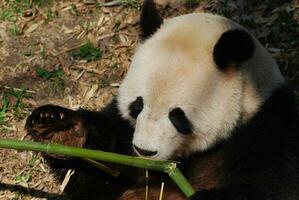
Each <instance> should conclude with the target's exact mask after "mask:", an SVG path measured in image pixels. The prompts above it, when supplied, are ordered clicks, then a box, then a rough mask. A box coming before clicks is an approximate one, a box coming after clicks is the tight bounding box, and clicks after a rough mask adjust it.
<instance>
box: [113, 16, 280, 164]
mask: <svg viewBox="0 0 299 200" xmlns="http://www.w3.org/2000/svg"><path fill="white" fill-rule="evenodd" d="M235 28H239V29H244V28H243V27H241V26H240V25H238V24H236V23H234V22H232V21H230V20H228V19H226V18H223V17H219V16H215V15H211V14H188V15H183V16H179V17H176V18H172V19H169V20H165V21H164V23H163V25H162V26H161V28H160V29H159V30H158V31H157V32H156V33H155V34H154V35H153V36H152V37H151V38H149V39H148V40H146V41H145V42H144V43H143V44H140V46H139V47H138V48H137V50H136V53H135V55H134V57H133V61H132V64H131V67H130V70H129V72H128V74H127V76H126V77H125V79H124V81H123V83H122V84H121V86H120V89H119V96H118V106H119V109H120V111H121V114H122V116H123V117H124V118H125V119H129V120H131V121H132V123H133V124H136V129H135V133H134V137H133V144H135V145H136V146H138V147H140V148H142V149H146V150H151V151H158V154H157V155H156V156H155V157H156V158H157V159H170V158H172V157H174V156H182V155H185V154H189V153H193V152H195V151H203V150H205V149H208V148H209V147H210V146H211V145H213V144H214V143H215V142H216V141H217V140H222V139H226V138H228V137H229V136H230V134H231V132H232V130H233V129H234V128H235V126H236V123H237V121H238V120H242V121H243V122H244V123H245V122H246V121H247V120H248V119H250V117H251V116H253V115H254V114H255V113H256V111H257V110H258V109H259V106H260V105H261V103H262V102H263V101H264V100H266V99H267V98H268V97H269V95H270V94H271V92H272V91H273V89H275V88H277V87H278V86H279V85H281V84H282V83H283V79H282V76H281V74H280V72H279V70H278V68H277V66H276V64H275V62H274V61H273V59H272V58H271V57H270V55H269V54H268V53H267V51H266V50H265V49H264V48H263V47H262V46H261V45H260V44H259V42H258V41H257V40H254V42H255V53H254V55H253V57H252V58H251V59H250V60H249V61H248V62H245V63H244V64H243V65H242V66H241V69H240V70H239V71H238V70H235V71H232V72H229V73H223V72H221V71H219V70H218V69H217V67H216V65H215V63H214V61H213V48H214V45H215V44H216V42H217V40H218V39H219V38H220V36H221V35H222V34H223V33H224V32H226V31H227V30H230V29H235ZM138 96H142V98H143V100H144V108H143V110H142V112H141V113H140V115H139V116H138V118H137V120H136V121H135V120H134V119H132V118H131V117H130V116H129V111H128V107H129V104H130V103H131V102H133V101H134V100H135V99H136V97H138ZM175 107H180V108H181V109H182V110H183V111H184V112H185V114H186V116H187V117H188V118H189V119H190V120H191V122H192V124H193V126H194V134H192V135H189V136H188V135H187V136H185V135H182V134H180V133H178V132H177V130H176V129H175V128H174V126H173V125H172V124H171V122H170V120H169V119H168V113H169V111H170V110H171V109H172V108H175Z"/></svg>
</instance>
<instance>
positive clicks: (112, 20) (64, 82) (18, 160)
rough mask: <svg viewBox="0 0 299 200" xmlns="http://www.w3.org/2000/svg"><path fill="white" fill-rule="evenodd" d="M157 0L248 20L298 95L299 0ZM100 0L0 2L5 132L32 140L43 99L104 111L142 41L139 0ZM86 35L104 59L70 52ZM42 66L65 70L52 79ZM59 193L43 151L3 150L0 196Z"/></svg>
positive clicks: (0, 122) (168, 8)
mask: <svg viewBox="0 0 299 200" xmlns="http://www.w3.org/2000/svg"><path fill="white" fill-rule="evenodd" d="M22 2H23V3H22ZM24 2H27V4H26V3H24ZM157 2H158V4H159V6H158V7H159V10H160V11H161V15H163V16H164V17H171V16H177V15H180V14H184V13H191V12H212V13H217V14H220V15H224V16H227V17H229V18H231V19H233V20H235V21H237V22H239V23H241V24H243V25H244V26H245V27H247V28H248V29H249V30H250V31H251V32H252V33H253V34H254V35H255V36H256V37H257V38H258V39H259V40H260V41H261V42H262V43H263V45H264V46H266V47H267V48H268V50H269V51H270V52H271V53H272V55H273V57H275V58H276V59H277V61H278V63H279V66H280V68H281V70H282V72H283V74H284V75H285V77H286V79H287V81H288V82H289V83H290V85H291V86H292V87H293V88H294V89H295V92H296V95H297V97H298V96H299V95H298V94H299V84H298V83H299V66H298V63H299V52H298V46H299V37H298V33H299V26H298V24H299V4H298V1H285V0H284V1H283V0H281V1H279V0H276V1H255V0H253V1H250V3H249V1H246V0H236V1H233V0H202V1H200V3H198V4H191V3H190V2H199V1H191V0H188V1H184V0H175V1H169V0H159V1H157ZM186 2H189V3H186ZM101 3H102V2H101V1H98V2H96V1H93V0H74V1H66V0H63V1H54V0H52V1H46V0H28V1H21V2H20V1H17V0H15V1H14V0H7V1H1V2H0V66H1V67H0V108H1V107H2V109H0V138H14V139H21V140H26V139H28V138H27V136H26V132H25V130H24V128H23V127H24V123H25V120H26V117H27V116H28V115H29V114H30V112H31V111H32V110H33V109H34V108H36V107H37V106H40V105H44V104H48V103H51V104H58V105H61V106H66V107H68V108H72V109H78V108H86V109H91V110H101V108H103V107H104V106H105V105H106V104H107V102H108V101H109V100H110V99H111V98H112V97H113V96H114V95H116V94H117V89H118V86H119V84H120V83H121V81H122V79H123V77H124V76H125V74H126V72H127V70H128V68H129V66H130V62H131V58H132V55H133V53H134V49H135V47H136V46H137V44H138V41H139V36H138V33H139V29H138V20H139V13H140V2H139V1H137V0H124V1H121V3H119V4H116V5H114V6H106V5H105V6H101V5H100V4H101ZM135 3H136V4H135ZM87 42H89V43H90V44H91V45H92V46H93V47H94V48H98V49H100V51H101V54H102V57H101V59H98V60H92V61H86V60H85V59H84V58H81V59H78V58H75V57H74V56H72V55H73V54H72V52H74V51H78V50H79V49H80V47H82V45H84V44H86V43H87ZM37 69H42V70H44V71H45V72H46V73H48V74H55V72H62V75H57V76H55V75H54V77H51V78H46V77H44V76H41V75H39V74H38V73H37ZM7 101H8V102H9V107H8V110H6V111H5V110H4V109H3V107H4V106H5V102H7ZM1 112H2V113H4V117H3V118H1ZM61 193H62V188H61V184H60V183H58V182H56V181H55V178H54V177H53V174H52V173H51V171H50V169H49V168H48V166H47V164H46V163H45V162H44V160H43V159H42V157H41V156H40V154H36V153H32V152H21V151H16V150H3V149H1V150H0V200H6V199H14V200H16V199H65V198H64V197H63V196H62V195H61Z"/></svg>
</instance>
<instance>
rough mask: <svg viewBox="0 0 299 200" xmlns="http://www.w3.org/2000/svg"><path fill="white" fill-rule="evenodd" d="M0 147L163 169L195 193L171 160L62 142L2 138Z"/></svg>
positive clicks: (183, 188)
mask: <svg viewBox="0 0 299 200" xmlns="http://www.w3.org/2000/svg"><path fill="white" fill-rule="evenodd" d="M0 148H6V149H16V150H28V151H36V152H43V153H50V154H60V155H65V156H71V157H79V158H85V159H93V160H99V161H107V162H111V163H117V164H123V165H128V166H133V167H139V168H144V169H151V170H156V171H162V172H165V173H168V175H169V176H170V178H171V179H172V180H173V181H174V182H175V183H176V184H177V185H178V187H179V188H180V189H181V190H182V192H183V193H184V194H185V195H186V196H187V197H190V196H191V195H192V194H194V190H193V188H192V186H191V185H190V184H189V183H188V181H187V180H186V178H185V177H184V176H183V175H182V173H181V172H180V170H179V169H178V168H177V167H176V164H175V163H173V162H170V161H161V160H152V159H147V158H140V157H133V156H127V155H121V154H116V153H110V152H104V151H98V150H92V149H84V148H78V147H71V146H64V145H61V144H42V143H38V142H28V141H19V140H11V139H0Z"/></svg>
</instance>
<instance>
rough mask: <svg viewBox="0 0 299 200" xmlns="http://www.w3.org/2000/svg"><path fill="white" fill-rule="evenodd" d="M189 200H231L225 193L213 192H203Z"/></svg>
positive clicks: (214, 190) (197, 193)
mask: <svg viewBox="0 0 299 200" xmlns="http://www.w3.org/2000/svg"><path fill="white" fill-rule="evenodd" d="M188 200H231V199H230V198H229V197H228V196H227V195H226V194H225V193H223V192H221V191H218V190H216V189H213V190H201V191H198V192H196V193H195V194H193V195H192V196H191V197H190V198H189V199H188Z"/></svg>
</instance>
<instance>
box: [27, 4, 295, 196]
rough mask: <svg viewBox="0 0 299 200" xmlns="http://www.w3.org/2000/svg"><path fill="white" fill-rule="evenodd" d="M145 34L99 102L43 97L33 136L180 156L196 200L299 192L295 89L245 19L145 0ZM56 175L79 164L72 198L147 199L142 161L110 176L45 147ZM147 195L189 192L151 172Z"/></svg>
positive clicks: (31, 123) (30, 126)
mask: <svg viewBox="0 0 299 200" xmlns="http://www.w3.org/2000/svg"><path fill="white" fill-rule="evenodd" d="M140 28H141V42H140V44H139V46H138V47H137V49H136V52H135V55H134V56H133V59H132V63H131V66H130V69H129V71H128V73H127V75H126V77H125V79H124V80H123V82H122V84H121V86H120V88H119V92H118V95H117V96H116V97H115V98H114V99H113V100H112V101H111V103H109V104H108V105H107V106H106V107H105V108H104V109H103V110H102V111H100V112H93V111H88V110H78V111H74V110H70V109H67V108H64V107H60V106H56V105H44V106H41V107H39V108H37V109H35V110H34V111H33V112H32V114H31V115H30V116H29V117H28V119H27V122H26V129H27V131H28V133H29V134H30V135H31V136H32V137H33V139H34V140H35V141H41V142H54V143H63V144H66V145H73V146H78V147H86V148H92V149H100V150H105V151H112V152H116V153H122V154H130V155H132V154H133V155H136V156H142V157H146V158H152V159H158V160H175V161H178V162H179V163H180V164H179V165H178V166H179V167H180V169H181V170H182V171H183V173H184V175H185V176H186V177H187V179H188V181H189V182H190V183H191V185H192V186H193V187H194V188H195V190H196V193H195V194H194V195H193V196H192V197H190V199H192V200H295V199H298V198H299V195H298V191H299V187H298V161H297V155H298V131H297V130H296V125H297V122H298V121H297V120H298V116H297V111H296V105H295V100H294V95H293V94H292V92H291V90H290V89H289V88H288V86H287V84H286V82H285V81H284V79H283V77H282V75H281V73H280V71H279V69H278V67H277V64H276V63H275V61H274V59H273V58H272V57H271V55H270V54H269V53H268V52H267V50H266V49H265V48H264V47H263V46H262V45H261V44H260V43H259V42H258V40H257V39H255V38H254V37H253V36H252V35H251V34H250V33H249V32H248V31H247V30H246V29H245V28H244V27H242V26H241V25H239V24H237V23H235V22H233V21H231V20H229V19H226V18H224V17H221V16H217V15H212V14H207V13H194V14H187V15H182V16H178V17H174V18H171V19H162V18H161V17H160V15H159V14H158V12H157V10H156V8H155V5H154V2H153V1H152V0H145V2H144V5H143V9H142V13H141V18H140ZM44 156H45V158H46V159H47V160H48V162H49V164H50V166H51V167H52V168H53V169H54V171H55V172H56V174H57V177H58V179H61V177H63V175H64V173H65V171H66V169H68V168H73V169H75V174H74V175H73V176H72V178H71V181H70V182H69V184H68V186H67V189H66V195H68V197H69V198H71V199H121V200H125V199H128V200H143V199H145V186H144V184H145V183H144V180H143V178H142V177H143V176H144V175H143V173H144V171H143V170H136V169H135V168H130V167H122V166H115V165H112V166H111V167H112V168H114V169H118V170H120V171H121V175H120V176H118V177H117V178H114V177H112V176H110V175H107V174H103V173H101V172H100V171H99V170H98V169H96V168H94V167H93V166H92V165H90V164H88V163H86V162H84V161H83V160H80V159H71V158H65V157H60V156H54V155H44ZM150 174H151V176H150V180H149V196H148V199H158V197H159V193H160V184H161V181H165V182H166V186H165V191H164V199H168V200H181V199H186V197H184V195H183V194H182V193H181V192H180V191H179V190H178V189H177V188H176V187H175V186H174V185H173V184H172V183H171V182H167V179H166V178H165V177H164V176H163V175H162V174H160V173H155V172H152V173H150Z"/></svg>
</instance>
